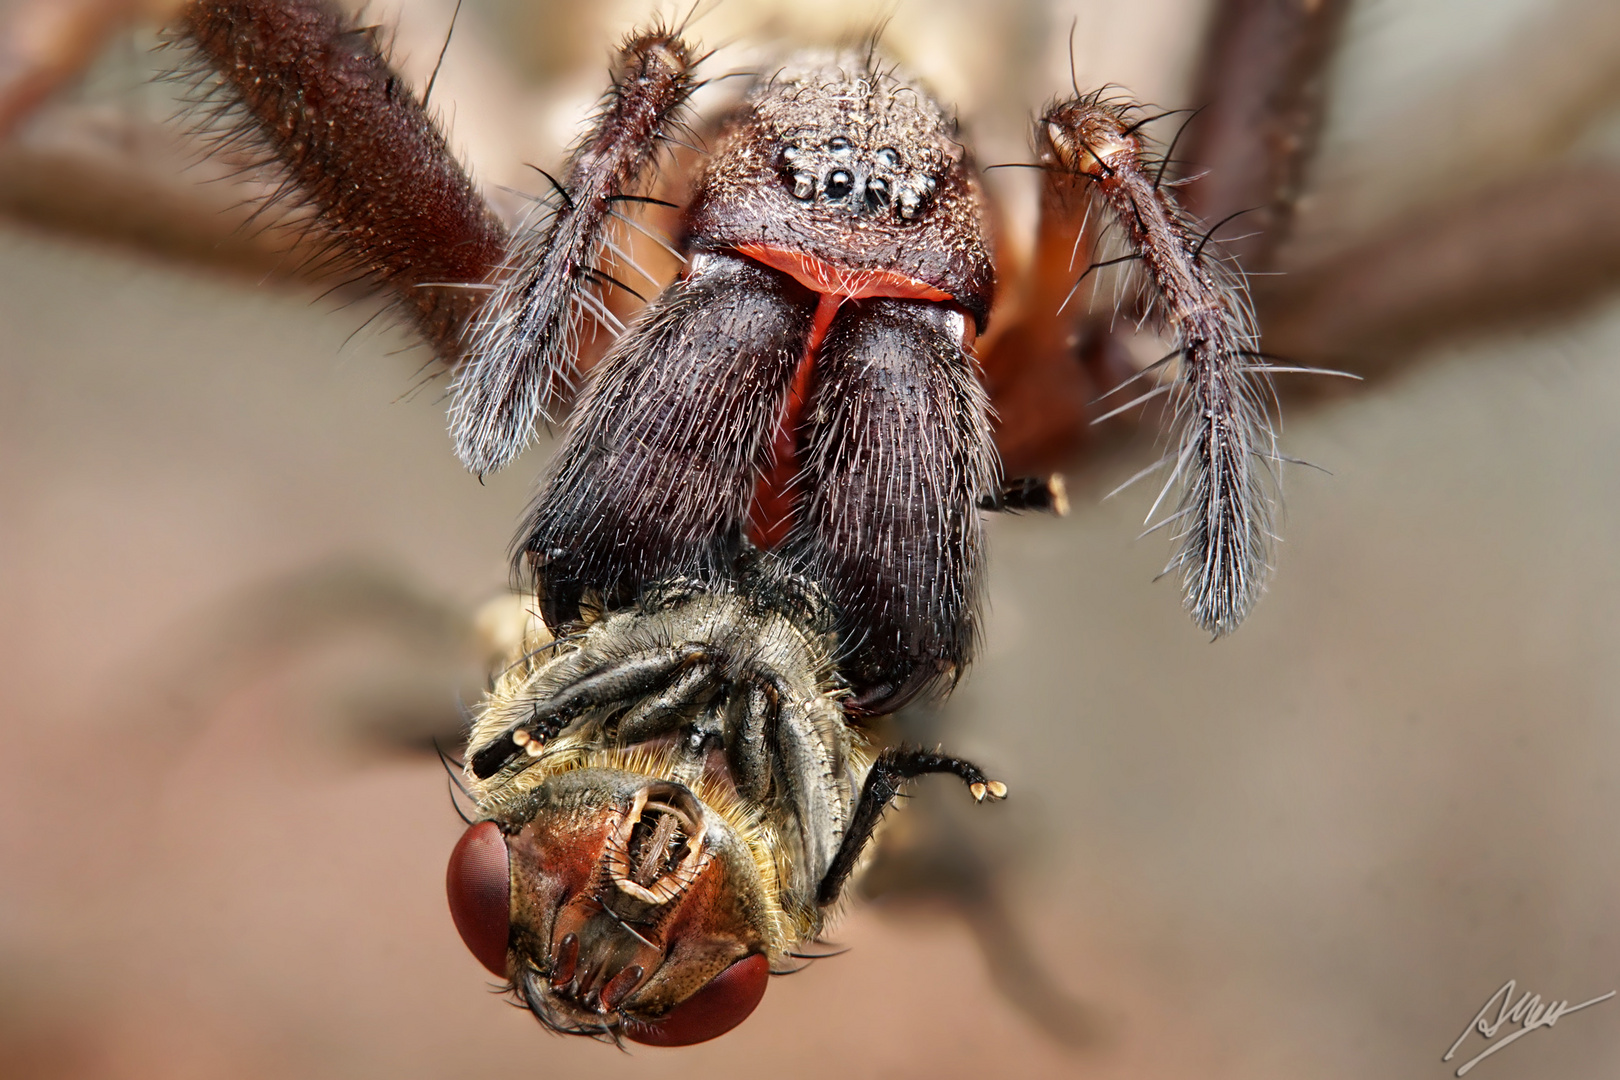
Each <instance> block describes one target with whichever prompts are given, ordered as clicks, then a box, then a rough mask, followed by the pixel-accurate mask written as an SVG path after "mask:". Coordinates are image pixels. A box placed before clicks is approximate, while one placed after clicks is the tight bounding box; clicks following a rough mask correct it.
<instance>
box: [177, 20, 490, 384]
mask: <svg viewBox="0 0 1620 1080" xmlns="http://www.w3.org/2000/svg"><path fill="white" fill-rule="evenodd" d="M175 32H176V40H177V41H178V43H179V44H180V45H181V46H182V47H183V48H185V49H187V50H189V52H190V54H191V56H192V57H193V58H194V61H195V63H196V64H197V66H198V68H199V69H200V71H199V73H200V74H209V75H210V77H209V78H207V79H205V80H204V81H203V82H202V84H201V86H202V89H203V92H204V93H205V94H206V96H205V97H204V98H202V99H201V100H198V101H197V102H196V104H197V106H198V107H199V109H200V110H202V115H203V117H204V123H205V124H207V125H210V126H211V125H214V124H218V125H219V126H220V130H219V134H220V135H222V136H223V137H224V138H225V139H226V140H228V141H235V140H242V141H245V142H247V143H248V144H249V145H254V146H257V147H259V148H260V149H261V150H262V152H263V155H264V160H265V163H266V164H267V165H271V166H274V167H275V168H277V169H279V170H280V172H281V174H282V177H283V187H282V189H281V191H280V192H279V193H278V194H277V195H276V196H273V197H272V199H271V200H270V202H271V203H275V202H277V201H285V202H291V203H295V204H300V205H303V206H305V207H307V208H308V209H309V210H310V211H311V212H312V215H313V216H312V219H311V223H310V225H309V226H308V228H309V229H310V230H311V231H312V232H314V233H316V234H317V235H318V236H319V237H321V238H322V239H324V240H326V241H327V242H328V245H329V251H330V252H331V253H332V254H333V255H334V256H335V257H336V260H337V262H338V264H339V265H340V266H341V267H343V268H346V269H352V270H353V271H354V272H356V273H358V274H360V275H361V276H363V277H369V278H372V279H374V280H376V281H379V282H381V283H384V284H386V285H388V286H389V287H391V288H392V289H393V290H394V291H396V292H397V293H398V294H399V298H400V300H401V301H402V303H403V306H404V307H405V309H406V310H407V311H408V312H409V313H410V315H411V317H412V319H413V321H414V322H415V325H416V328H417V330H418V331H419V332H420V333H421V334H422V336H423V337H424V338H425V339H426V340H427V342H428V344H429V345H431V346H432V348H433V350H434V352H435V353H437V354H438V356H439V357H440V358H441V359H443V360H446V361H450V362H453V361H454V360H455V359H456V357H457V356H458V355H459V354H460V342H461V334H462V330H463V328H464V327H465V325H466V323H467V321H468V319H469V318H470V317H471V315H472V313H473V312H475V311H476V310H477V309H478V308H479V307H480V306H481V305H482V304H483V299H484V298H483V294H482V292H480V291H478V290H473V289H466V288H443V287H436V286H444V285H456V284H476V283H479V282H482V281H483V280H484V279H485V278H486V277H488V276H489V275H490V273H491V272H492V271H493V270H494V269H495V268H496V267H497V266H499V265H500V263H501V261H502V259H503V257H504V254H505V249H506V233H505V230H504V229H503V228H502V227H501V225H500V224H499V222H497V221H496V220H495V218H494V217H493V215H491V214H490V212H489V209H488V208H487V207H486V206H485V204H484V200H483V198H482V197H481V196H480V195H479V194H478V191H477V189H476V188H475V187H474V186H473V183H472V181H471V180H470V179H469V178H468V176H467V173H466V171H465V170H464V169H463V168H462V167H461V164H460V163H459V162H458V161H457V160H456V158H455V155H453V154H452V153H451V152H450V149H449V147H448V145H447V144H446V143H445V140H444V136H443V134H442V133H441V132H440V131H439V129H438V127H437V126H436V125H435V124H434V123H433V121H432V120H431V119H430V118H429V117H428V115H427V113H426V112H425V111H424V110H423V108H422V105H421V103H420V102H419V101H418V100H417V98H416V96H415V94H414V93H413V92H412V91H411V90H410V88H409V87H407V86H406V85H405V84H404V82H403V81H402V80H401V79H400V78H399V76H398V75H396V74H395V73H394V72H393V70H392V69H391V68H390V67H389V64H388V61H387V58H386V57H385V56H384V55H383V50H382V48H381V46H380V45H379V43H378V40H377V35H376V33H375V31H374V30H373V29H370V28H365V27H361V26H359V25H358V24H357V23H356V22H355V21H354V20H353V19H352V18H351V17H349V16H348V15H345V14H343V13H341V12H340V11H339V10H338V9H337V8H336V7H335V6H334V5H332V4H330V3H325V2H322V0H191V2H190V3H188V4H186V5H185V7H184V8H183V9H182V11H181V14H180V18H179V20H178V21H177V23H176V28H175Z"/></svg>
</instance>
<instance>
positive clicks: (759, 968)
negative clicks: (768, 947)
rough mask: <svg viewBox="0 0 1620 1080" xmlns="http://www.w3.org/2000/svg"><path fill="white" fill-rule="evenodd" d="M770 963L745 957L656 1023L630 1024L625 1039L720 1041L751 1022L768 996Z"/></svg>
mask: <svg viewBox="0 0 1620 1080" xmlns="http://www.w3.org/2000/svg"><path fill="white" fill-rule="evenodd" d="M770 977H771V965H770V961H768V960H766V959H765V957H764V956H763V955H762V954H760V953H755V954H754V955H752V956H745V957H743V959H741V960H738V961H737V962H736V963H735V964H732V965H731V966H730V967H728V968H726V970H724V971H722V972H721V973H720V974H718V975H716V976H715V977H714V978H712V979H710V980H709V981H708V983H707V984H706V985H705V986H704V987H703V989H701V990H699V991H698V992H697V993H695V994H693V995H692V996H691V997H689V998H687V999H686V1000H685V1001H683V1002H681V1003H680V1004H679V1005H677V1006H675V1008H673V1009H671V1010H670V1011H669V1014H668V1015H667V1016H664V1017H663V1018H661V1019H659V1020H655V1021H653V1022H652V1023H646V1024H644V1023H641V1022H639V1021H627V1022H626V1023H625V1025H624V1029H623V1030H624V1035H625V1038H627V1039H629V1040H630V1041H631V1042H638V1043H644V1044H645V1045H647V1046H691V1045H692V1044H693V1043H700V1042H707V1041H708V1040H710V1039H714V1038H718V1037H720V1036H721V1035H724V1034H725V1033H726V1032H728V1031H730V1030H731V1029H732V1028H734V1027H736V1026H737V1025H738V1024H740V1023H742V1022H743V1021H744V1020H746V1019H748V1015H749V1014H750V1013H752V1012H753V1011H754V1009H755V1008H756V1007H757V1006H758V1005H759V1003H760V1000H761V999H762V998H764V996H765V984H766V982H768V981H769V980H770Z"/></svg>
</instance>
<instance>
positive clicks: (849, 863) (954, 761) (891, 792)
mask: <svg viewBox="0 0 1620 1080" xmlns="http://www.w3.org/2000/svg"><path fill="white" fill-rule="evenodd" d="M929 773H951V774H953V775H955V776H957V777H959V778H961V780H962V782H963V783H965V784H967V785H968V787H969V789H970V790H971V791H972V792H973V797H974V798H975V799H977V800H978V801H979V802H983V801H984V800H985V799H987V798H988V799H991V800H1001V799H1005V798H1006V797H1007V785H1005V784H1002V783H1000V782H998V781H995V780H991V779H989V778H988V777H986V776H985V775H984V771H983V770H981V769H980V768H979V767H978V766H977V765H975V764H973V763H972V762H971V761H964V760H963V759H961V758H959V757H951V756H950V755H948V754H940V753H936V752H934V751H931V750H920V749H916V748H912V747H904V746H901V747H890V748H889V749H887V750H885V751H883V753H881V754H879V755H878V758H877V760H876V761H874V762H873V763H872V770H871V771H870V772H868V773H867V774H866V784H865V786H864V787H862V788H861V798H860V802H858V803H857V804H856V805H855V813H854V814H853V815H852V816H851V817H850V821H849V826H848V828H846V829H845V830H844V839H843V841H842V843H840V844H839V847H838V854H837V855H836V856H834V857H833V861H832V865H831V866H830V867H829V868H828V870H827V873H826V874H825V875H824V876H823V877H822V879H821V886H820V888H818V889H817V890H816V893H817V895H816V902H817V903H818V904H820V905H821V906H823V907H825V906H826V905H828V904H831V903H833V902H834V901H836V900H837V899H838V897H839V895H840V894H841V893H842V892H843V891H844V885H845V883H846V882H847V881H848V880H849V875H850V874H851V873H853V872H854V870H855V864H856V863H857V862H859V861H860V857H861V852H862V851H864V850H865V849H866V845H867V843H868V842H869V841H871V839H872V833H873V832H874V831H875V830H876V829H877V827H878V822H879V821H881V820H882V819H883V811H885V810H887V809H888V808H889V804H890V803H891V802H893V801H894V799H895V796H897V795H899V794H900V787H901V785H902V784H904V783H905V782H906V781H907V780H913V779H916V778H917V777H919V776H926V775H927V774H929Z"/></svg>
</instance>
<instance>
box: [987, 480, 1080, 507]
mask: <svg viewBox="0 0 1620 1080" xmlns="http://www.w3.org/2000/svg"><path fill="white" fill-rule="evenodd" d="M979 509H980V510H987V511H989V512H990V513H994V514H1017V513H1021V512H1023V511H1025V510H1036V511H1041V512H1044V513H1048V514H1053V515H1055V516H1057V517H1068V516H1069V491H1068V488H1067V487H1066V486H1065V485H1064V483H1063V474H1062V473H1049V474H1048V475H1046V476H1021V477H1019V478H1018V479H1016V480H1004V481H1002V483H1001V487H1000V488H998V489H997V490H995V491H992V492H990V493H989V494H988V495H981V496H979Z"/></svg>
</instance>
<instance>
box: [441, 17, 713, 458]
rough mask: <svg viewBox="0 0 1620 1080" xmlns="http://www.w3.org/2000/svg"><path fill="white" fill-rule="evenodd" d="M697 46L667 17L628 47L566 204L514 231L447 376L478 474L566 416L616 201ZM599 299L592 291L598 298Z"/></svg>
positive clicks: (675, 115) (679, 96) (632, 193)
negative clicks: (665, 23) (452, 376)
mask: <svg viewBox="0 0 1620 1080" xmlns="http://www.w3.org/2000/svg"><path fill="white" fill-rule="evenodd" d="M695 63H696V61H694V60H693V52H692V49H691V48H690V47H689V46H688V45H687V43H686V42H685V41H683V40H681V38H680V37H679V36H678V35H677V34H676V33H673V32H671V31H669V30H666V29H664V28H663V27H662V26H653V27H651V28H649V29H646V30H641V31H638V32H636V33H634V34H632V35H631V36H630V37H629V39H627V40H626V41H625V43H624V45H623V47H622V48H621V49H620V52H619V57H618V66H617V70H616V74H615V77H614V81H613V86H612V88H611V89H610V90H608V92H607V94H606V95H605V96H604V97H603V99H602V104H601V107H600V109H598V111H597V114H596V117H595V119H594V120H593V121H592V123H591V125H590V127H589V128H588V129H587V131H586V132H585V135H584V137H583V138H582V139H581V140H580V142H579V144H578V145H577V146H575V148H574V150H573V153H572V155H571V156H570V158H569V161H568V166H567V170H566V172H565V173H564V176H563V179H562V180H560V181H556V180H554V181H553V184H554V186H555V188H556V192H557V194H558V196H559V200H558V205H557V206H556V207H555V209H554V210H553V212H552V213H551V214H549V215H547V216H546V217H544V218H543V219H541V220H539V221H537V222H535V223H534V224H533V225H531V226H530V227H528V228H525V229H524V230H523V231H522V232H521V234H520V235H519V236H518V237H517V239H516V241H515V243H514V245H513V250H512V252H511V254H510V257H509V258H508V260H507V263H506V266H505V269H504V271H503V273H502V275H501V276H500V279H499V287H498V288H497V289H496V290H495V293H494V295H493V296H491V297H490V299H489V303H488V304H487V305H486V306H485V307H484V309H483V312H482V314H481V316H480V318H479V320H478V322H477V324H476V325H475V326H474V327H473V328H472V330H471V331H470V335H469V339H468V345H467V359H466V362H465V363H464V364H463V365H462V367H461V370H460V371H458V372H457V374H456V380H455V382H454V383H453V384H452V385H451V387H450V393H451V402H450V433H451V437H452V439H453V440H454V442H455V447H456V454H457V456H458V457H460V458H461V460H462V463H463V464H465V465H466V466H467V468H468V469H470V470H472V471H473V472H475V473H478V474H479V475H483V474H484V473H487V472H493V471H495V470H496V469H499V468H501V467H503V466H505V465H506V464H508V463H509V462H511V460H512V459H513V458H515V457H517V455H518V454H519V453H521V452H522V451H523V449H524V447H526V446H527V445H528V444H529V441H530V439H531V438H532V437H533V434H534V428H535V424H536V422H538V421H542V420H543V421H546V422H550V421H553V420H556V419H558V418H559V412H560V410H561V409H562V408H564V407H565V405H566V403H567V401H568V400H569V398H570V397H571V396H572V394H573V390H574V384H575V381H576V379H577V377H578V370H577V366H576V350H577V347H578V342H579V334H580V328H581V322H582V320H583V318H584V316H585V315H586V314H587V313H592V314H599V309H602V303H601V296H600V295H599V293H600V290H602V289H603V288H605V287H607V286H608V285H609V284H611V281H610V280H609V279H606V278H605V274H604V272H603V271H602V269H601V266H602V263H603V258H604V254H605V252H606V250H607V247H608V243H609V240H610V236H609V233H610V230H611V229H612V227H613V224H612V223H613V221H614V219H616V218H618V217H619V216H620V215H619V214H618V213H617V212H616V211H615V210H614V204H615V203H626V202H629V201H633V197H636V196H637V195H638V192H637V189H638V188H639V187H641V186H642V185H643V184H644V183H646V182H647V181H648V178H649V174H650V173H651V172H652V169H653V166H654V163H655V162H656V160H657V158H658V154H659V148H660V146H661V145H662V144H663V143H664V142H666V141H668V140H669V139H670V138H671V135H670V132H671V131H672V130H673V129H675V128H676V127H677V126H678V125H679V124H680V118H681V112H682V109H683V107H684V106H685V104H686V100H687V97H688V96H689V95H690V94H691V92H692V89H693V79H692V68H693V66H694V64H695ZM593 301H594V303H593Z"/></svg>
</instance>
